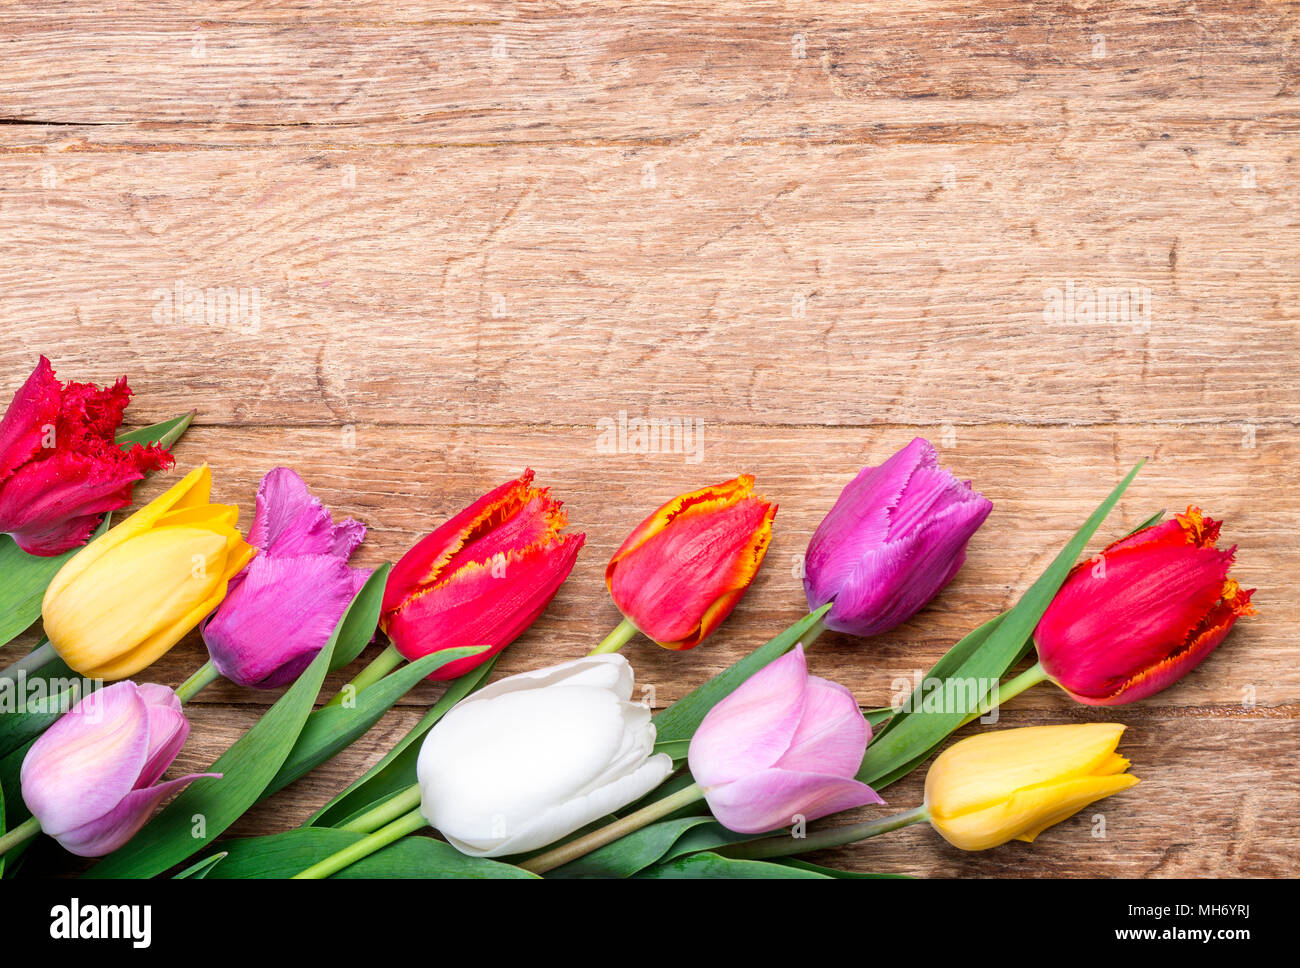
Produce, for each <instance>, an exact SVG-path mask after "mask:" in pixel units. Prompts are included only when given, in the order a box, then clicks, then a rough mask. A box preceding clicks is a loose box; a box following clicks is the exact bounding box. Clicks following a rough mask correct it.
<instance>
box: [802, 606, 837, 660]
mask: <svg viewBox="0 0 1300 968" xmlns="http://www.w3.org/2000/svg"><path fill="white" fill-rule="evenodd" d="M833 604H834V602H827V603H826V604H825V605H823V606H822V607H821V608H820V609H818V610H817V611H815V612H813V613H812V614H813V615H816V616H817V621H816V622H814V623H813V624H812V625H810V626H808V631H807V632H805V633H804V634H803V635H802V636H801V637H800V638H799V641H800V642H802V643H803V647H804V651H805V652H806V651H807V650H808V649H810V648H811V647H812V644H813V643H814V642H816V641H817V640H818V639H819V638H821V634H822V633H823V632H825V631H826V616H827V614H829V613H830V610H831V606H832V605H833ZM819 612H820V614H818V613H819ZM800 621H802V619H800Z"/></svg>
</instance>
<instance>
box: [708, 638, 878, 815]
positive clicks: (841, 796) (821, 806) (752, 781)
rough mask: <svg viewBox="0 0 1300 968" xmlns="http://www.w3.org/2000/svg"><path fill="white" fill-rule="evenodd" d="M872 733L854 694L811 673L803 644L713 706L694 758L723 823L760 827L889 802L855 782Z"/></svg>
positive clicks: (715, 812)
mask: <svg viewBox="0 0 1300 968" xmlns="http://www.w3.org/2000/svg"><path fill="white" fill-rule="evenodd" d="M870 738H871V727H870V726H869V725H868V724H867V721H866V720H865V719H864V718H863V716H862V711H861V710H860V709H859V708H858V703H857V700H855V699H854V698H853V694H852V693H851V692H849V691H848V690H847V689H845V688H844V687H843V686H841V685H839V684H838V683H835V682H831V681H829V680H827V679H820V678H818V677H817V676H810V675H808V667H807V663H806V662H805V660H804V653H803V646H802V645H798V646H796V647H795V649H794V650H793V651H792V652H787V653H786V654H785V655H783V656H781V657H780V658H779V659H776V660H774V661H772V662H770V663H768V664H767V665H766V666H764V667H763V668H762V669H760V670H759V671H758V672H756V673H754V674H753V675H752V676H750V677H749V678H748V679H747V680H745V682H744V683H742V684H741V686H740V687H739V688H738V689H736V690H735V691H734V692H732V693H731V694H730V695H728V696H727V697H726V698H724V699H723V700H722V701H721V702H719V703H718V704H717V705H716V706H714V707H713V708H712V709H711V710H709V713H708V715H707V716H705V717H704V721H703V722H701V723H700V726H699V728H698V729H697V730H696V731H695V735H694V737H693V738H692V739H691V745H690V751H689V753H688V762H689V764H690V768H691V775H692V776H694V777H695V782H696V783H698V784H699V785H700V787H701V788H702V789H703V791H704V798H705V800H706V801H708V804H709V809H710V810H711V811H712V812H713V816H714V817H716V818H717V820H718V822H719V823H721V824H722V825H723V826H724V827H726V828H728V829H729V830H734V831H736V832H737V833H742V834H757V833H763V832H764V831H768V830H776V829H777V828H778V827H783V826H785V825H787V824H790V823H793V822H794V821H795V819H796V818H797V817H800V816H801V817H803V818H804V819H805V820H816V819H817V818H819V817H824V816H826V815H827V814H831V813H838V812H839V811H841V810H849V809H851V808H853V807H860V806H863V805H865V804H868V803H884V802H885V801H884V800H882V799H881V798H880V797H879V796H878V795H877V794H876V792H875V791H874V790H872V789H871V787H869V786H867V785H866V784H865V783H860V782H858V781H857V780H856V779H854V776H855V774H856V773H857V772H858V767H860V766H861V765H862V755H863V753H864V752H865V750H866V747H867V741H868V740H869V739H870Z"/></svg>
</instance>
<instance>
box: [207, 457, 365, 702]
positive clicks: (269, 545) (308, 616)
mask: <svg viewBox="0 0 1300 968" xmlns="http://www.w3.org/2000/svg"><path fill="white" fill-rule="evenodd" d="M365 536H366V529H365V526H364V525H363V524H361V523H360V522H359V521H354V520H353V519H351V518H347V519H345V520H344V521H343V522H341V523H339V524H334V522H333V520H332V519H331V517H330V513H329V511H328V510H326V509H325V506H324V505H323V504H321V502H320V501H318V500H317V499H316V498H315V497H313V496H312V495H311V492H310V491H308V490H307V485H306V484H305V483H304V482H303V480H302V478H301V477H299V476H298V475H297V474H295V473H294V472H293V471H291V470H289V469H288V468H287V467H277V468H275V469H274V470H272V471H271V472H270V473H268V474H267V475H266V476H265V477H264V478H262V483H261V484H260V485H259V486H258V489H257V512H256V515H255V516H254V519H253V526H252V528H250V529H249V532H248V540H249V542H250V543H251V544H252V545H254V546H255V547H257V548H258V549H259V553H258V554H257V556H256V557H255V558H253V560H252V561H251V562H249V564H248V567H247V568H245V569H244V570H243V571H242V572H240V573H239V574H238V575H236V576H235V577H234V578H232V579H231V580H230V590H229V592H228V594H227V595H226V598H225V600H224V601H223V602H222V603H221V605H220V606H218V608H217V610H216V611H215V612H214V613H213V614H212V615H211V616H210V617H209V618H208V619H207V620H206V621H205V622H204V623H203V625H202V626H201V630H202V633H203V641H204V642H205V643H206V644H207V646H208V652H209V654H210V655H211V656H212V661H213V664H214V666H215V668H216V671H217V672H220V673H221V675H223V676H225V677H226V678H227V679H229V680H230V681H231V682H235V683H238V684H239V685H241V686H252V687H254V688H258V689H274V688H277V687H279V686H283V685H286V684H288V683H290V682H292V681H293V680H295V679H297V678H298V676H299V674H301V673H302V671H303V670H304V669H306V668H307V666H308V665H309V664H310V663H311V660H312V659H314V658H315V657H316V655H317V653H319V652H320V650H321V649H322V648H324V647H325V645H326V643H327V642H328V641H329V638H330V635H331V634H332V633H333V631H334V626H335V625H337V624H338V621H339V619H340V618H341V617H342V615H343V612H344V610H345V609H346V608H347V607H348V603H349V602H351V601H352V599H353V597H354V596H355V595H356V593H357V592H358V591H359V590H360V589H361V586H362V585H364V584H365V581H366V578H367V577H369V575H370V571H369V569H365V568H349V567H348V558H349V557H351V555H352V553H353V551H355V550H356V548H357V546H358V545H359V544H360V543H361V542H362V540H363V539H364V538H365Z"/></svg>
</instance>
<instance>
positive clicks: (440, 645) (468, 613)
mask: <svg viewBox="0 0 1300 968" xmlns="http://www.w3.org/2000/svg"><path fill="white" fill-rule="evenodd" d="M532 481H533V472H532V471H531V470H527V471H524V473H523V475H522V476H521V477H520V478H519V479H518V480H514V481H508V482H507V483H505V484H502V485H501V486H500V487H498V488H496V489H495V490H493V491H489V492H488V493H487V494H485V495H483V496H482V497H481V498H479V499H478V500H477V501H475V502H474V503H473V504H471V505H470V506H469V507H467V508H466V509H465V510H464V511H461V512H460V513H459V514H457V515H456V516H455V517H454V518H452V519H451V520H450V521H448V522H447V523H446V524H444V525H442V527H440V528H438V529H437V530H436V531H434V532H433V533H432V534H430V535H428V536H427V537H426V538H424V539H423V540H422V541H420V542H419V544H417V545H416V546H415V547H414V548H412V549H411V550H410V551H408V552H407V553H406V554H405V555H403V556H402V560H401V561H399V562H398V563H397V565H396V567H394V568H393V573H392V574H391V575H390V576H389V577H388V584H387V586H385V588H384V603H383V611H382V614H381V616H380V620H379V624H380V627H381V628H382V629H383V630H384V632H385V633H387V635H388V637H389V638H390V639H392V640H393V645H394V646H395V647H396V648H397V651H398V652H400V653H401V654H402V655H403V656H404V657H405V658H407V659H418V658H420V657H421V656H426V655H430V654H431V653H433V652H438V651H441V650H443V649H455V648H459V647H462V646H475V645H486V646H488V647H489V648H488V649H486V650H485V651H483V652H481V653H479V654H478V655H474V656H470V657H468V658H465V659H460V660H458V661H456V662H451V663H448V664H447V665H445V666H443V667H442V668H440V669H438V671H437V672H435V673H434V674H433V675H431V676H430V677H429V678H430V679H454V678H456V677H457V676H459V675H462V674H463V673H465V672H468V671H469V670H470V669H473V668H474V667H476V666H479V665H482V664H483V663H484V662H486V661H487V660H488V659H490V658H491V657H492V656H494V655H496V654H497V653H498V652H500V651H501V650H502V649H504V648H505V647H506V646H507V645H509V644H510V643H511V642H513V641H514V640H515V639H516V638H517V637H518V636H519V634H520V633H521V632H523V631H524V629H526V628H528V626H530V625H531V624H532V623H533V622H534V621H535V620H536V618H537V617H538V616H539V615H541V613H542V611H543V609H545V608H546V606H547V604H549V602H550V601H551V599H552V598H554V597H555V593H556V592H557V591H558V590H559V588H560V585H561V584H563V582H564V579H565V578H567V577H568V576H569V572H570V571H572V570H573V562H574V559H575V558H577V556H578V549H580V548H581V547H582V544H583V542H584V541H585V540H586V535H584V534H582V533H571V534H561V533H560V529H561V528H563V527H564V525H565V524H566V522H567V520H568V515H567V514H566V513H565V512H564V510H563V509H562V507H561V502H560V501H555V500H552V499H551V497H550V496H549V494H548V491H547V489H546V488H544V487H542V488H539V487H533V486H532Z"/></svg>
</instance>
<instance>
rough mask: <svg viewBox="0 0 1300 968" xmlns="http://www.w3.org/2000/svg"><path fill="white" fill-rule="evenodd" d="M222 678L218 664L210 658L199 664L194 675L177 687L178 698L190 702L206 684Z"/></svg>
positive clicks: (208, 684)
mask: <svg viewBox="0 0 1300 968" xmlns="http://www.w3.org/2000/svg"><path fill="white" fill-rule="evenodd" d="M220 678H221V673H220V672H218V671H217V664H216V663H215V662H213V661H212V660H211V659H209V660H208V661H207V662H205V663H203V665H201V666H199V668H198V669H197V670H196V671H195V673H194V675H192V676H190V677H189V678H188V679H186V680H185V681H184V682H182V683H181V684H180V685H179V686H177V687H176V698H177V699H179V700H180V701H181V702H189V701H190V700H191V699H193V698H194V697H195V696H197V695H198V694H199V693H200V692H201V691H202V690H203V689H204V688H205V687H206V686H210V685H212V683H214V682H216V681H217V680H218V679H220Z"/></svg>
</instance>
